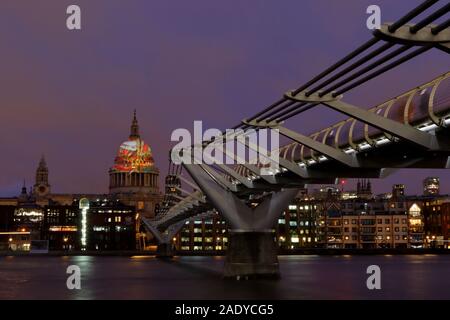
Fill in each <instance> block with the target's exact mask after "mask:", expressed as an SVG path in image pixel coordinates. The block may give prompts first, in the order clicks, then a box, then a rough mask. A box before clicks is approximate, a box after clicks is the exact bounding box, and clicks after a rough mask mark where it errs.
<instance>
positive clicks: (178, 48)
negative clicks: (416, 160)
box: [0, 0, 450, 195]
mask: <svg viewBox="0 0 450 320" xmlns="http://www.w3.org/2000/svg"><path fill="white" fill-rule="evenodd" d="M420 2H421V1H419V0H415V1H412V0H409V1H388V0H385V1H374V0H367V1H366V0H346V1H335V0H308V1H299V0H289V1H288V0H282V1H264V0H248V1H242V0H227V1H225V0H220V1H219V0H217V1H211V0H192V1H185V0H177V1H175V0H172V1H167V0H152V1H149V0H127V1H123V0H96V1H92V0H70V1H66V0H58V1H54V0H40V1H38V2H37V1H32V0H27V1H17V0H2V1H1V2H0V39H1V41H0V53H1V55H0V88H1V94H0V105H1V108H0V145H1V150H2V157H1V166H2V169H3V170H2V172H1V175H0V195H15V194H17V193H18V192H19V190H20V187H21V184H22V180H23V179H26V180H27V183H28V185H30V183H32V182H33V181H34V171H35V168H36V166H37V164H38V161H39V158H40V156H41V154H45V155H46V158H47V162H48V165H49V169H50V180H51V184H52V188H53V191H54V192H106V191H107V185H108V175H107V172H108V168H109V167H111V165H112V163H113V159H114V156H115V154H116V152H117V149H118V147H119V145H120V143H121V142H122V141H124V140H126V138H127V136H128V134H129V125H130V121H131V117H132V111H133V109H134V108H136V109H137V110H138V117H139V122H140V125H141V135H142V136H143V138H144V139H145V141H146V142H147V143H149V144H150V146H151V147H152V149H153V152H154V157H155V160H156V163H157V165H158V167H159V168H160V169H161V172H162V175H165V174H166V171H167V159H168V150H169V148H170V134H171V132H172V130H173V129H175V128H188V129H191V128H192V125H193V120H203V121H204V124H205V126H207V127H216V128H220V129H224V128H227V127H230V126H233V125H235V124H236V123H237V122H238V121H239V120H240V119H242V118H244V117H246V116H249V115H252V114H254V113H255V112H257V111H259V110H260V109H262V108H263V107H265V106H267V105H268V104H270V103H272V102H273V101H275V100H276V99H278V98H279V97H280V96H281V94H282V93H283V92H285V91H286V90H288V89H292V88H295V87H298V86H299V85H301V84H302V83H303V82H305V81H307V80H309V79H310V78H311V77H312V76H314V75H316V74H317V73H318V72H320V71H322V70H323V69H324V68H325V67H328V66H329V65H330V64H332V63H334V62H335V61H337V59H339V58H341V57H342V56H344V55H345V54H346V53H348V52H349V51H350V50H352V49H353V48H355V47H356V46H358V45H359V44H361V43H362V42H364V41H366V40H367V39H369V37H370V31H369V30H367V29H366V27H365V20H366V18H367V15H366V13H365V10H366V8H367V6H368V5H370V4H378V5H380V6H381V8H382V20H383V21H393V20H396V19H397V18H399V17H400V16H402V15H403V14H404V13H406V12H407V11H408V10H410V9H411V8H412V7H414V6H416V5H417V4H418V3H420ZM73 3H76V4H78V5H80V7H81V9H82V27H83V30H82V31H75V32H74V31H68V30H67V29H66V26H65V19H66V14H65V11H66V7H67V6H68V5H69V4H73ZM449 66H450V59H449V57H448V55H445V54H444V53H441V52H439V51H437V50H434V51H433V52H430V53H427V54H426V55H423V56H422V57H419V58H416V59H415V60H413V61H412V62H410V63H407V64H405V65H402V66H401V67H400V68H397V69H396V70H394V71H391V72H389V73H388V74H385V75H384V76H382V77H380V78H379V79H377V80H374V81H370V82H369V83H367V84H366V85H364V86H362V87H360V88H358V89H357V90H355V91H354V92H352V93H351V94H349V95H348V96H347V97H346V99H347V101H348V102H352V103H355V104H359V105H367V106H372V105H375V104H378V103H380V102H383V101H384V100H386V99H387V98H390V97H393V96H395V95H397V94H399V93H401V92H402V91H405V90H408V89H410V88H412V87H414V86H416V85H419V84H421V83H423V82H425V81H428V80H431V79H433V78H434V77H436V76H438V75H439V74H442V73H444V72H446V71H448V70H449V69H450V68H449ZM375 89H376V90H375ZM337 119H339V116H336V114H335V113H330V112H327V111H326V110H324V109H323V108H320V109H317V110H314V111H312V112H309V113H307V114H304V115H302V117H301V118H299V119H297V120H295V121H297V122H295V124H296V125H297V124H298V126H297V128H298V130H299V131H301V132H304V133H310V132H311V131H315V129H317V128H320V126H321V125H324V124H330V123H333V122H335V121H336V120H337ZM428 175H437V176H440V177H441V181H442V185H443V189H444V190H443V192H450V179H449V177H450V176H449V173H448V171H444V170H401V171H399V172H398V173H396V174H394V175H392V176H391V177H389V178H386V179H384V180H382V181H381V180H380V181H373V184H374V187H375V192H384V191H388V189H390V186H391V184H393V183H406V184H407V185H408V190H407V192H408V193H410V194H411V193H417V192H420V191H421V180H422V179H423V178H424V177H426V176H428Z"/></svg>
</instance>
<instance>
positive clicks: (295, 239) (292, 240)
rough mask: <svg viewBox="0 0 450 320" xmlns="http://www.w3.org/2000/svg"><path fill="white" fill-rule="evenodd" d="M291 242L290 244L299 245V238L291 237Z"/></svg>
mask: <svg viewBox="0 0 450 320" xmlns="http://www.w3.org/2000/svg"><path fill="white" fill-rule="evenodd" d="M291 242H292V243H299V238H298V236H292V237H291Z"/></svg>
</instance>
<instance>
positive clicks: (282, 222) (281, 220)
mask: <svg viewBox="0 0 450 320" xmlns="http://www.w3.org/2000/svg"><path fill="white" fill-rule="evenodd" d="M285 223H286V220H284V219H278V224H285Z"/></svg>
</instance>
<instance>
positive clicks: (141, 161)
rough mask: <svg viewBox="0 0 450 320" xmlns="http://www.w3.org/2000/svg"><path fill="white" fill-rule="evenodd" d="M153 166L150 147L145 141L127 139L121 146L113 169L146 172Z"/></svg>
mask: <svg viewBox="0 0 450 320" xmlns="http://www.w3.org/2000/svg"><path fill="white" fill-rule="evenodd" d="M152 167H153V157H152V152H151V150H150V147H149V146H148V145H147V144H145V143H144V141H142V140H140V139H137V140H130V141H125V142H124V143H122V145H121V146H120V148H119V152H118V154H117V157H116V159H115V164H114V167H113V169H114V170H116V171H121V172H129V173H132V172H145V171H146V170H148V169H150V168H152Z"/></svg>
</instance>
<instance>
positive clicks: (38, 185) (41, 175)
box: [33, 156, 50, 197]
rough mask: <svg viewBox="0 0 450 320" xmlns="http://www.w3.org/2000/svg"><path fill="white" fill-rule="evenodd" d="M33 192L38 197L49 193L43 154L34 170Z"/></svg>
mask: <svg viewBox="0 0 450 320" xmlns="http://www.w3.org/2000/svg"><path fill="white" fill-rule="evenodd" d="M33 193H34V194H35V195H36V196H38V197H45V196H47V195H48V194H49V193H50V184H49V183H48V168H47V163H46V162H45V158H44V156H42V158H41V161H39V166H38V168H37V170H36V182H35V184H34V188H33Z"/></svg>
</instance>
